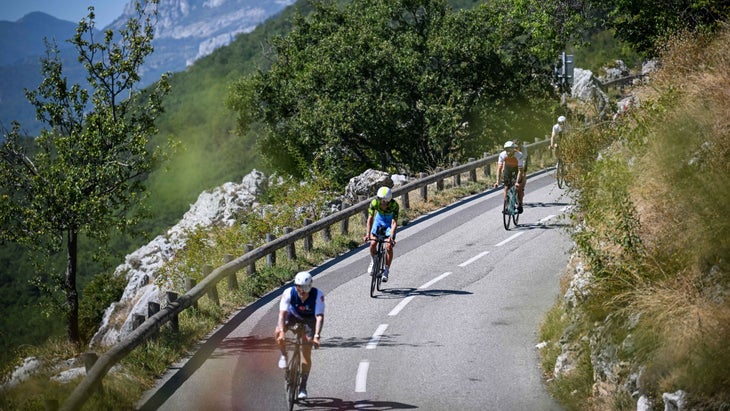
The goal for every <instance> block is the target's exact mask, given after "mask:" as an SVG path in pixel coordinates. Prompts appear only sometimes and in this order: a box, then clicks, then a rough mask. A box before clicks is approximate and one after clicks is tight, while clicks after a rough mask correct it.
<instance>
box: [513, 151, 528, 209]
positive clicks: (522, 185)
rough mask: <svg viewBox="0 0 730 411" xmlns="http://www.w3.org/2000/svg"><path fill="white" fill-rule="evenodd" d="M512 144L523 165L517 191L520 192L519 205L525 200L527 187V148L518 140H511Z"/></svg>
mask: <svg viewBox="0 0 730 411" xmlns="http://www.w3.org/2000/svg"><path fill="white" fill-rule="evenodd" d="M512 142H513V143H515V145H516V146H517V147H516V148H515V150H517V151H519V152H520V153H522V162H523V164H524V166H523V167H522V181H520V185H519V186H518V189H519V190H520V192H519V196H520V204H522V200H523V199H524V198H525V186H527V147H523V146H522V143H521V142H520V140H518V139H515V140H512Z"/></svg>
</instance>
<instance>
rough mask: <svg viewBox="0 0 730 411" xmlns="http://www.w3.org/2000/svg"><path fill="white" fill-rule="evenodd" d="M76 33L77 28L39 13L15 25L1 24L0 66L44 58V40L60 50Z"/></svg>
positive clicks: (67, 45) (3, 22) (1, 22)
mask: <svg viewBox="0 0 730 411" xmlns="http://www.w3.org/2000/svg"><path fill="white" fill-rule="evenodd" d="M75 32H76V24H74V23H71V22H68V21H65V20H59V19H57V18H55V17H52V16H49V15H48V14H45V13H41V12H34V13H30V14H27V15H26V16H25V17H23V18H21V19H20V20H18V21H16V22H10V21H0V66H6V65H12V64H23V60H27V59H28V58H29V57H32V58H33V59H35V60H37V59H38V57H39V56H42V55H44V54H45V51H46V48H45V45H44V44H43V38H44V37H45V38H48V39H50V40H52V39H55V40H56V42H57V43H58V47H59V48H68V47H69V44H67V43H66V42H65V41H64V40H66V39H69V38H71V37H72V36H73V35H74V33H75Z"/></svg>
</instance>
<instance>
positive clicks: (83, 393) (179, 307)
mask: <svg viewBox="0 0 730 411" xmlns="http://www.w3.org/2000/svg"><path fill="white" fill-rule="evenodd" d="M549 144H550V140H549V138H547V139H543V140H539V139H535V142H534V143H532V144H527V145H525V146H524V149H526V150H527V152H528V157H527V158H528V161H529V163H530V164H531V165H532V163H533V161H534V159H537V160H538V161H542V160H544V158H545V152H546V151H547V150H546V147H547V146H548V145H549ZM498 157H499V154H492V155H487V154H486V153H485V155H484V157H483V158H481V159H478V160H473V159H470V160H469V162H468V163H466V164H463V165H456V166H454V167H452V168H450V169H447V170H443V171H438V172H436V173H434V174H432V175H425V173H421V175H420V176H419V178H418V179H417V180H414V181H412V182H410V183H408V184H404V185H402V186H400V187H396V188H394V189H393V197H399V196H400V197H401V201H402V203H405V205H406V208H407V204H408V194H409V193H410V192H411V191H414V190H419V189H420V190H421V192H420V195H421V198H422V199H423V200H425V201H427V191H426V190H427V187H428V186H429V185H431V184H434V183H435V184H436V185H437V189H438V188H439V187H443V180H445V179H447V178H449V177H454V178H460V176H461V175H462V174H464V173H469V180H470V181H476V171H477V170H478V169H479V168H484V172H485V174H487V175H490V174H491V172H490V167H491V165H492V164H493V163H496V162H497V158H498ZM370 200H371V199H370V198H368V199H367V200H363V201H360V202H359V203H357V204H355V205H352V206H350V207H347V208H345V209H344V210H341V211H339V212H336V213H334V214H331V215H329V216H327V217H325V218H323V219H321V220H319V221H316V222H314V223H312V224H309V225H306V226H304V227H302V228H300V229H297V230H294V231H292V232H291V233H288V234H285V235H284V236H282V237H279V238H277V239H274V240H272V241H270V242H267V243H266V244H264V245H262V246H260V247H258V248H256V249H254V250H252V251H249V252H247V253H246V254H244V255H242V256H240V257H238V258H236V259H233V260H232V261H229V262H227V263H225V264H224V265H222V266H220V267H218V268H215V269H214V270H212V271H211V272H210V274H208V275H207V276H206V277H205V278H204V279H203V280H202V281H201V282H200V283H199V284H197V285H195V286H194V287H192V288H191V289H190V290H189V291H188V292H187V293H185V294H184V295H182V296H180V297H178V298H177V299H176V300H175V301H171V302H169V303H168V304H167V305H166V306H165V307H164V308H162V309H161V310H159V311H158V312H157V313H155V314H153V315H151V316H149V317H148V318H147V320H146V321H144V322H142V323H141V324H140V325H139V326H138V327H137V328H135V329H134V331H132V332H131V333H130V334H128V335H127V337H126V338H124V339H123V340H122V341H120V342H119V343H117V344H116V345H114V346H113V347H112V348H110V349H109V350H108V351H106V352H105V353H104V354H102V355H101V356H99V357H98V359H96V361H93V360H92V361H88V363H93V364H88V365H87V373H86V376H85V377H84V379H83V380H82V381H81V382H80V383H79V385H77V386H76V387H75V388H74V390H73V392H72V393H71V395H70V396H69V397H68V398H67V399H66V401H65V402H64V403H63V405H62V406H61V408H60V409H61V410H63V411H70V410H78V409H80V408H81V407H82V406H83V404H84V403H85V402H86V400H87V399H88V398H89V397H90V396H91V395H92V394H93V392H94V391H96V390H98V388H99V387H101V381H102V379H103V378H104V376H105V375H106V374H107V372H109V370H110V369H111V367H112V366H113V365H114V364H116V363H117V362H119V361H120V360H122V359H123V358H124V357H125V356H127V354H129V353H130V352H131V351H132V350H133V349H134V348H136V347H137V346H138V345H140V344H142V343H143V342H145V341H146V340H147V339H148V338H151V337H153V336H155V335H156V334H157V332H158V331H159V329H160V328H161V327H162V326H163V325H165V324H167V323H168V322H170V321H172V320H176V319H177V316H178V314H180V313H181V312H182V311H183V310H185V309H186V308H188V307H190V306H192V305H194V304H195V303H196V302H197V300H198V299H200V297H202V296H203V295H205V294H206V293H209V292H210V291H211V290H214V289H215V287H216V286H217V284H218V282H220V281H221V280H222V279H224V278H226V277H228V276H231V275H235V273H236V272H238V271H239V270H241V269H243V268H246V267H247V266H250V265H251V264H253V263H255V262H256V261H258V260H260V259H262V258H264V257H266V256H268V255H271V254H273V253H275V252H276V251H277V250H279V249H281V248H283V247H286V246H290V245H292V244H294V242H296V241H297V240H302V239H305V238H308V237H309V236H311V235H312V234H314V233H316V232H319V231H322V230H328V229H329V227H331V226H332V225H334V224H337V223H339V222H341V221H344V220H347V219H349V218H350V217H352V216H354V215H357V214H358V213H362V212H364V211H366V210H367V208H368V206H369V204H370ZM88 357H90V358H92V359H95V358H96V355H94V354H93V353H91V355H89V356H87V358H88Z"/></svg>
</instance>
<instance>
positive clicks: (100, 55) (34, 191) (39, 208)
mask: <svg viewBox="0 0 730 411" xmlns="http://www.w3.org/2000/svg"><path fill="white" fill-rule="evenodd" d="M156 4H157V0H151V1H149V2H147V1H145V2H144V4H142V3H140V2H137V3H136V10H137V15H136V17H134V18H131V19H130V20H129V21H128V22H127V24H126V26H125V28H124V29H122V30H120V31H119V37H115V33H114V32H113V31H112V30H107V31H106V32H105V33H104V38H103V39H102V40H98V39H95V38H94V34H93V28H94V13H93V8H89V15H88V20H87V19H82V20H81V22H80V23H79V25H78V26H77V29H76V35H75V36H74V37H73V39H71V40H69V41H70V43H71V44H72V45H73V46H74V48H75V50H76V52H77V53H78V59H79V61H80V62H81V63H82V64H83V66H84V67H85V69H86V71H87V73H88V76H87V81H88V83H89V84H90V86H91V93H90V92H89V90H86V89H84V88H82V87H81V86H80V85H79V84H74V85H69V84H67V79H66V77H64V75H63V66H62V64H61V61H60V58H59V54H58V47H57V45H55V44H52V43H47V54H46V57H45V58H44V59H43V61H42V74H43V77H44V80H43V82H42V83H41V84H40V86H39V87H38V89H36V90H32V91H27V92H26V94H27V97H28V100H29V101H30V102H31V103H32V104H33V105H34V107H35V108H36V113H37V117H38V118H39V119H40V120H41V121H42V122H43V123H44V124H45V125H46V126H47V127H45V128H44V130H43V131H42V132H41V134H40V136H38V137H37V138H36V139H35V140H34V141H33V147H31V148H28V147H26V146H24V145H23V144H22V141H23V140H22V138H21V135H20V125H19V124H17V123H15V124H14V125H13V129H12V130H11V131H10V132H9V133H8V134H7V135H6V136H5V138H6V140H5V142H4V143H3V144H2V147H0V156H1V157H0V160H1V161H0V198H2V201H1V202H0V223H1V226H0V238H1V239H2V240H9V241H13V242H17V243H19V244H22V245H24V246H26V247H28V248H32V249H34V250H36V251H39V252H41V253H42V255H49V256H50V255H54V254H57V253H59V252H61V251H65V254H66V269H65V275H64V276H60V275H57V276H50V278H52V279H53V278H58V281H59V282H61V284H59V283H57V282H53V283H51V284H46V285H47V286H48V287H49V288H50V289H54V288H60V289H62V290H63V292H64V294H65V303H64V307H63V312H64V314H65V317H66V321H67V336H68V339H69V341H71V342H74V343H79V342H80V340H79V329H78V295H77V294H78V292H77V289H76V276H77V268H78V262H77V257H78V240H79V236H80V234H83V235H85V236H88V237H89V238H92V239H96V240H101V243H100V244H103V241H104V240H106V239H108V237H109V234H110V232H111V231H112V229H114V228H118V229H125V228H128V227H130V226H131V225H132V224H134V223H135V222H136V221H137V217H138V215H136V214H134V213H132V211H134V210H135V207H136V206H137V204H138V203H139V201H140V199H141V197H142V196H143V195H144V191H145V186H144V184H143V182H144V179H145V178H146V176H147V175H148V173H149V172H150V171H151V170H152V169H153V168H154V167H155V166H157V165H158V164H159V161H160V160H161V159H162V157H163V154H164V153H163V151H162V149H156V148H154V147H151V146H150V144H149V138H150V136H152V135H154V134H155V133H156V132H157V130H156V128H155V124H154V121H155V119H156V118H157V117H158V116H159V115H160V114H161V113H162V110H163V108H162V104H161V100H162V97H163V96H164V95H165V94H166V93H167V91H168V89H169V87H168V85H167V82H166V81H165V78H164V77H163V79H162V80H161V81H160V82H158V84H157V85H156V87H155V88H154V89H152V90H149V91H146V92H145V93H141V92H139V91H137V90H135V88H134V85H135V84H136V83H137V82H138V81H139V74H138V71H139V68H140V66H141V64H142V63H143V61H144V58H145V57H146V56H147V55H149V54H150V53H151V52H152V47H151V41H152V38H153V27H154V21H153V19H154V18H155V17H156Z"/></svg>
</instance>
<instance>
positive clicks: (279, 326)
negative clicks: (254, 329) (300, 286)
mask: <svg viewBox="0 0 730 411" xmlns="http://www.w3.org/2000/svg"><path fill="white" fill-rule="evenodd" d="M290 304H291V289H290V288H287V289H286V290H284V292H283V293H282V294H281V299H280V300H279V318H278V319H277V321H276V332H277V334H278V333H279V332H281V333H282V334H283V332H284V331H285V328H284V322H285V321H286V313H287V312H288V311H289V305H290Z"/></svg>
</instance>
